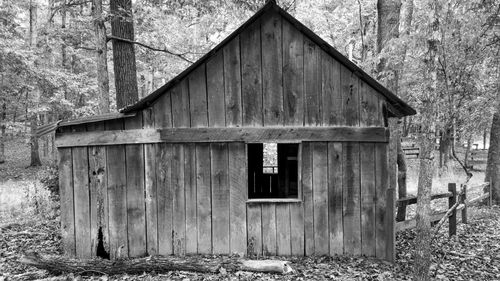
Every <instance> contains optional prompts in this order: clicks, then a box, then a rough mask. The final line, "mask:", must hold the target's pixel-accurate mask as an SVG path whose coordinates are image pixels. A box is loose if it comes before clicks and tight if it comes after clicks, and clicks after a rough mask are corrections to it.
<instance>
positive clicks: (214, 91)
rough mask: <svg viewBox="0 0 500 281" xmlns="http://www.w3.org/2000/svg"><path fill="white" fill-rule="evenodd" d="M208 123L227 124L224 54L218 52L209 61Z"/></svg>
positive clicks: (212, 124) (211, 124) (213, 125)
mask: <svg viewBox="0 0 500 281" xmlns="http://www.w3.org/2000/svg"><path fill="white" fill-rule="evenodd" d="M207 95H208V98H207V102H208V125H209V126H210V127H224V126H225V125H226V112H225V109H226V106H225V94H224V54H223V53H222V52H217V53H215V54H214V56H213V57H211V58H210V60H208V61H207Z"/></svg>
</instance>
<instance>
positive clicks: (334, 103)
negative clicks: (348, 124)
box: [321, 52, 345, 126]
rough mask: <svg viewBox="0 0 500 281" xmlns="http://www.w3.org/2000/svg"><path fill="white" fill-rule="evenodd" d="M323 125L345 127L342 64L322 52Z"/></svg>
mask: <svg viewBox="0 0 500 281" xmlns="http://www.w3.org/2000/svg"><path fill="white" fill-rule="evenodd" d="M321 58H322V59H321V98H322V106H323V107H322V109H323V110H322V116H323V120H322V123H323V125H324V126H327V125H345V116H344V114H345V113H344V108H343V106H342V93H341V90H340V64H339V63H338V62H337V61H336V60H335V59H333V58H332V57H331V56H330V55H328V54H327V53H325V52H321Z"/></svg>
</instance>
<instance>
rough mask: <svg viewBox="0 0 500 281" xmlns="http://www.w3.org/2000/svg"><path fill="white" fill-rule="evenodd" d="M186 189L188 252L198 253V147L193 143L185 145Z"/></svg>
mask: <svg viewBox="0 0 500 281" xmlns="http://www.w3.org/2000/svg"><path fill="white" fill-rule="evenodd" d="M184 189H185V192H186V243H185V244H186V254H196V253H197V252H198V231H197V227H196V149H195V145H194V144H193V143H191V144H186V145H185V146H184Z"/></svg>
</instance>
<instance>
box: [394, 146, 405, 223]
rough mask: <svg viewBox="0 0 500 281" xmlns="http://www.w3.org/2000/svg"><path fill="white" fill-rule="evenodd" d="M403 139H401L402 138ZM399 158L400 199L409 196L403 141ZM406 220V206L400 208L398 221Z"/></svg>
mask: <svg viewBox="0 0 500 281" xmlns="http://www.w3.org/2000/svg"><path fill="white" fill-rule="evenodd" d="M400 139H401V137H400ZM397 145H398V156H397V164H398V198H404V197H406V196H407V193H406V170H407V167H406V159H405V153H404V151H403V148H402V146H401V140H400V141H398V144H397ZM405 218H406V205H404V206H399V207H398V212H397V215H396V221H404V220H405Z"/></svg>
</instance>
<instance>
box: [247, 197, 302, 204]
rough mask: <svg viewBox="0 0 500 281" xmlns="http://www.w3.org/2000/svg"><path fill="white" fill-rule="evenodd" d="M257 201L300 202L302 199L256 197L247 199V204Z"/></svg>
mask: <svg viewBox="0 0 500 281" xmlns="http://www.w3.org/2000/svg"><path fill="white" fill-rule="evenodd" d="M258 203H302V200H300V199H296V198H256V199H248V200H247V204H258Z"/></svg>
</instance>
